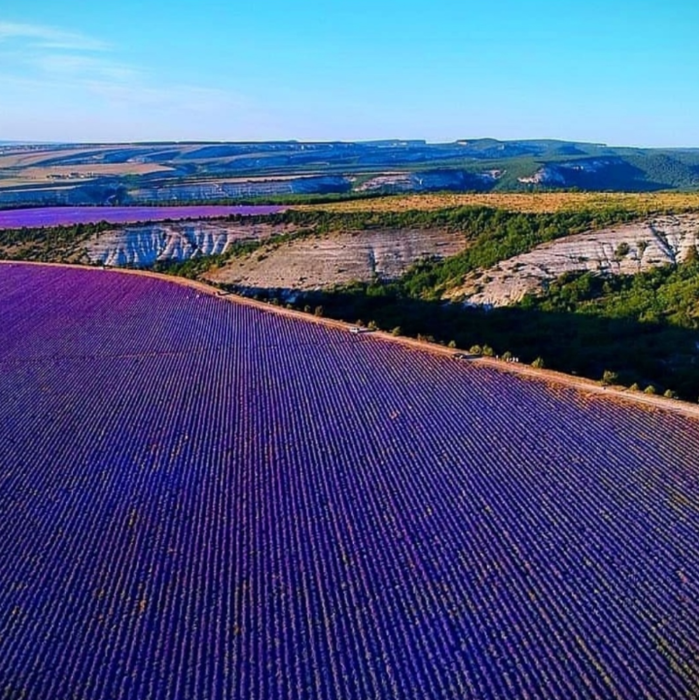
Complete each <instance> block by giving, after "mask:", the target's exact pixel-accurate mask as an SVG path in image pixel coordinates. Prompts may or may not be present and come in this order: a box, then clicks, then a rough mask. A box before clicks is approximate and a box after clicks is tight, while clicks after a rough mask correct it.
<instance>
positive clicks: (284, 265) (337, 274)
mask: <svg viewBox="0 0 699 700" xmlns="http://www.w3.org/2000/svg"><path fill="white" fill-rule="evenodd" d="M465 245H466V244H465V240H464V237H463V236H462V235H460V234H457V233H448V232H445V231H439V230H431V231H424V230H410V229H404V230H383V231H361V232H359V231H358V232H347V233H337V234H329V235H326V236H322V237H311V238H304V239H298V240H293V241H290V242H289V243H287V244H284V245H282V246H280V247H279V248H276V249H272V250H267V249H266V248H263V249H260V250H259V251H256V252H254V253H252V254H251V255H250V256H245V257H241V258H235V259H233V260H231V261H230V262H229V263H227V264H226V266H225V267H224V268H221V269H220V270H218V271H217V272H215V273H212V274H211V275H210V277H209V279H211V280H213V281H217V282H227V283H231V284H239V285H241V286H246V287H255V288H270V287H271V288H284V289H299V290H312V289H321V288H323V287H328V286H331V285H333V284H344V283H347V282H351V281H354V280H361V281H369V280H371V279H373V278H374V277H380V278H382V279H395V278H396V277H399V276H400V275H401V274H402V273H403V272H405V270H406V269H407V268H408V267H409V266H410V265H412V264H413V263H414V262H416V261H418V260H420V259H421V258H425V257H428V256H439V257H446V256H448V255H455V254H456V253H458V252H460V251H461V250H463V249H464V247H465Z"/></svg>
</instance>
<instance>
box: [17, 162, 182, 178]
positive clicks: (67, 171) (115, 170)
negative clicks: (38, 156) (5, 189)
mask: <svg viewBox="0 0 699 700" xmlns="http://www.w3.org/2000/svg"><path fill="white" fill-rule="evenodd" d="M170 170H172V168H169V167H167V166H164V165H159V164H158V163H94V164H92V165H55V166H48V167H45V168H42V167H31V168H26V169H25V170H23V171H22V172H21V177H22V178H23V179H26V180H33V181H37V180H46V179H47V178H51V177H58V178H66V179H89V178H90V177H92V176H94V177H103V176H105V175H146V174H147V173H159V172H166V171H170Z"/></svg>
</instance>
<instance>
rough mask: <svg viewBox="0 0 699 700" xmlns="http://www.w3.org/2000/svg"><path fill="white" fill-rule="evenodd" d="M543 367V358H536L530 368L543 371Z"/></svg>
mask: <svg viewBox="0 0 699 700" xmlns="http://www.w3.org/2000/svg"><path fill="white" fill-rule="evenodd" d="M545 366H546V365H545V364H544V358H543V357H537V358H536V360H534V362H532V367H533V368H534V369H544V367H545Z"/></svg>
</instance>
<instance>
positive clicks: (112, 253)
mask: <svg viewBox="0 0 699 700" xmlns="http://www.w3.org/2000/svg"><path fill="white" fill-rule="evenodd" d="M271 233H272V231H271V229H270V227H269V226H253V225H241V224H236V223H215V222H209V221H196V222H191V221H190V222H182V223H167V224H165V223H163V224H151V225H148V226H126V227H124V228H122V229H118V230H114V231H108V232H105V233H102V234H99V235H97V236H95V237H94V238H92V239H91V240H90V241H89V242H88V245H87V253H88V256H89V258H90V261H91V262H93V263H98V264H99V263H101V264H103V265H113V266H115V267H119V266H124V265H130V266H134V267H147V266H150V265H152V264H153V263H155V262H157V261H165V260H177V261H182V260H188V259H189V258H193V257H195V256H200V255H214V254H216V253H224V252H225V251H226V250H227V248H228V247H229V246H230V244H231V243H233V242H234V241H241V240H258V239H263V238H266V237H268V236H269V235H271Z"/></svg>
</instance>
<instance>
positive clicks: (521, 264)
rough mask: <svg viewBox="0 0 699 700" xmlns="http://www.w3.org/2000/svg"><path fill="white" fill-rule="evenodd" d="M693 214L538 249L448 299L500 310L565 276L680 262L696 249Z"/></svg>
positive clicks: (474, 278) (698, 230) (698, 227)
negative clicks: (565, 274)
mask: <svg viewBox="0 0 699 700" xmlns="http://www.w3.org/2000/svg"><path fill="white" fill-rule="evenodd" d="M698 235H699V214H681V215H676V216H674V215H667V216H655V217H650V218H648V219H645V220H643V221H639V222H635V223H632V224H624V225H619V226H614V227H610V228H606V229H601V230H598V231H591V232H587V233H580V234H577V235H574V236H569V237H567V238H562V239H559V240H556V241H552V242H550V243H545V244H544V245H541V246H538V247H537V248H534V250H531V251H530V252H528V253H524V254H523V255H517V256H515V257H513V258H509V259H508V260H503V261H502V262H500V263H498V264H497V265H495V266H494V267H492V268H490V269H488V270H485V271H483V270H480V271H477V272H474V273H472V274H470V275H468V276H467V278H466V280H465V281H464V284H463V285H462V286H460V287H459V288H457V289H453V290H451V291H450V292H449V294H448V296H449V298H460V297H463V298H465V299H466V300H467V301H468V302H469V303H472V304H479V305H492V306H506V305H507V304H511V303H513V302H517V301H519V300H520V299H521V298H522V297H523V296H524V295H525V294H527V293H531V294H536V293H537V292H540V291H542V290H543V288H544V285H545V283H546V282H547V281H549V280H553V279H556V278H557V277H559V276H560V275H562V274H564V273H566V272H586V271H589V272H595V273H599V274H617V275H618V274H637V273H638V272H642V271H644V270H648V269H650V268H653V267H658V266H660V265H667V264H675V263H677V262H681V261H682V260H683V259H684V258H685V257H686V255H687V251H688V250H689V249H690V248H692V247H694V248H696V246H697V236H698Z"/></svg>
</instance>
